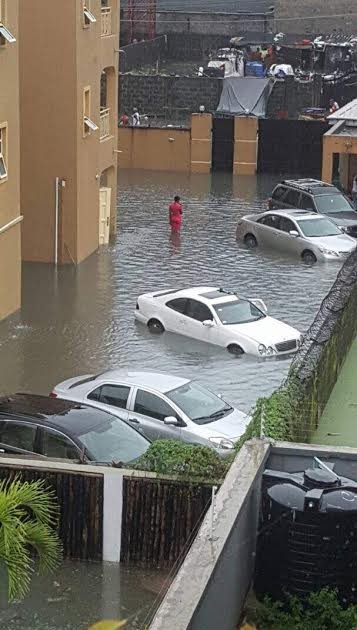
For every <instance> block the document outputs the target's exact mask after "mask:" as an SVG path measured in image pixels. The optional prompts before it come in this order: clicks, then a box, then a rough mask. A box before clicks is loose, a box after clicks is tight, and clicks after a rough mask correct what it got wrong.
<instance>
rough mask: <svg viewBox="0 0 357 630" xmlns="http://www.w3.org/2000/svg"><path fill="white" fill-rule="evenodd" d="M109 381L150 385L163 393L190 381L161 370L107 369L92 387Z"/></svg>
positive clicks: (94, 381)
mask: <svg viewBox="0 0 357 630" xmlns="http://www.w3.org/2000/svg"><path fill="white" fill-rule="evenodd" d="M79 378H80V377H79ZM107 381H118V382H120V383H124V384H127V385H137V386H138V387H140V386H141V387H148V388H149V389H154V390H156V391H158V392H161V393H163V394H164V393H165V392H169V391H171V390H172V389H176V387H180V386H181V385H186V383H189V382H190V381H189V379H187V378H182V377H181V376H175V375H172V374H163V373H161V372H145V371H133V370H130V371H129V370H107V371H106V372H102V373H101V374H99V375H98V376H97V377H96V378H95V379H93V380H92V381H91V387H90V389H92V387H95V386H96V385H98V386H99V384H100V383H105V382H107ZM71 389H72V391H74V390H75V389H76V385H75V384H74V385H73V386H72V387H71Z"/></svg>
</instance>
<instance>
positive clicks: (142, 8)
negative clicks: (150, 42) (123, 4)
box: [125, 0, 156, 42]
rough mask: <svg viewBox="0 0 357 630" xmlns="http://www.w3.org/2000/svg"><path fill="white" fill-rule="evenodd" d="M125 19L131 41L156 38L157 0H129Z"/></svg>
mask: <svg viewBox="0 0 357 630" xmlns="http://www.w3.org/2000/svg"><path fill="white" fill-rule="evenodd" d="M127 1H128V4H127V10H126V16H125V19H126V21H127V33H128V38H129V42H133V41H134V40H135V39H137V40H141V39H145V40H146V39H154V37H155V35H156V0H127Z"/></svg>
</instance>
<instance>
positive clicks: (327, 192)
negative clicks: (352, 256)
mask: <svg viewBox="0 0 357 630" xmlns="http://www.w3.org/2000/svg"><path fill="white" fill-rule="evenodd" d="M274 208H283V209H286V208H299V209H302V210H308V211H310V212H319V213H320V214H324V215H326V216H327V217H329V218H330V219H331V220H332V221H333V222H334V223H336V225H338V226H339V227H340V228H341V229H342V230H343V231H344V232H347V234H349V235H350V236H354V237H355V238H357V212H356V210H355V209H354V208H353V206H352V203H351V202H350V200H349V199H348V198H347V197H346V196H345V195H344V194H343V193H341V191H340V190H338V188H336V186H332V184H326V183H325V182H320V181H318V180H317V179H286V180H284V181H283V182H281V183H280V184H278V185H277V186H275V188H274V190H273V193H272V196H271V198H270V199H269V209H270V210H273V209H274Z"/></svg>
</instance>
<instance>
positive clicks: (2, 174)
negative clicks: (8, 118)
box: [0, 123, 7, 183]
mask: <svg viewBox="0 0 357 630" xmlns="http://www.w3.org/2000/svg"><path fill="white" fill-rule="evenodd" d="M6 178H7V124H6V123H3V124H0V183H1V182H2V181H3V180H5V179H6Z"/></svg>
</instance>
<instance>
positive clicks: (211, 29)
mask: <svg viewBox="0 0 357 630" xmlns="http://www.w3.org/2000/svg"><path fill="white" fill-rule="evenodd" d="M272 17H273V14H272ZM272 17H267V16H266V14H264V13H256V14H253V13H223V12H222V13H218V12H213V11H212V12H209V11H204V12H186V11H158V12H157V13H156V34H157V35H163V34H169V33H191V34H193V33H197V34H199V35H224V36H226V37H227V36H228V37H235V36H237V35H241V34H242V33H247V32H249V31H259V32H262V33H265V32H268V31H269V28H270V26H272Z"/></svg>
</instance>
